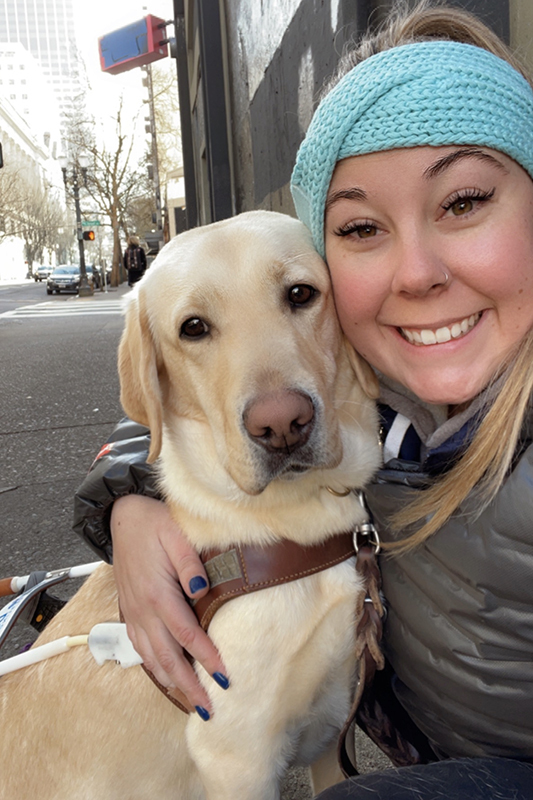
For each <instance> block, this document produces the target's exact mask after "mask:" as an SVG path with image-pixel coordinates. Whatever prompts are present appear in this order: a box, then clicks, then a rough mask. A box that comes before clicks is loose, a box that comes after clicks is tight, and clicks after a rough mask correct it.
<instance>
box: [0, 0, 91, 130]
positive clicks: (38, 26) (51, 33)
mask: <svg viewBox="0 0 533 800" xmlns="http://www.w3.org/2000/svg"><path fill="white" fill-rule="evenodd" d="M73 1H74V0H0V42H5V43H9V44H12V43H15V42H19V43H20V44H21V45H23V46H24V47H25V48H26V50H27V51H28V52H29V53H31V54H32V56H33V57H34V58H35V59H36V61H37V62H38V64H39V66H40V69H41V70H42V75H43V76H44V77H45V78H46V79H47V81H48V83H49V85H50V86H51V87H52V89H53V92H54V96H55V98H56V102H57V104H58V106H59V111H60V114H61V115H62V116H64V115H68V114H69V113H71V112H72V111H73V109H74V103H75V99H76V98H77V97H79V95H80V94H81V78H80V73H79V59H78V54H77V49H76V38H75V32H74V11H73Z"/></svg>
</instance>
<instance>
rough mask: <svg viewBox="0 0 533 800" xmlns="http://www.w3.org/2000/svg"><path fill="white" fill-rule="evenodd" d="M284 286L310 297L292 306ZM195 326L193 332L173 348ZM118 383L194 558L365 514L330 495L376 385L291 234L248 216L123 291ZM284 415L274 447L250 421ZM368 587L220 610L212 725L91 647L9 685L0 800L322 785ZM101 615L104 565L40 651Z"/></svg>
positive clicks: (107, 609) (361, 430)
mask: <svg viewBox="0 0 533 800" xmlns="http://www.w3.org/2000/svg"><path fill="white" fill-rule="evenodd" d="M295 285H304V286H312V287H314V289H316V294H315V295H314V297H313V298H312V299H310V301H309V302H308V303H304V304H303V305H300V306H298V305H293V304H291V302H290V295H289V290H290V288H291V287H293V286H295ZM191 319H196V320H202V321H204V322H205V323H206V325H207V326H208V330H207V332H206V334H205V335H204V336H199V337H198V338H191V337H189V338H187V336H186V335H184V328H183V325H184V322H186V321H187V320H191ZM198 325H199V323H194V324H192V330H193V332H194V330H198ZM195 326H196V328H195ZM190 328H191V326H189V328H186V329H185V331H189V329H190ZM119 369H120V378H121V386H122V402H123V406H124V408H125V410H126V412H127V413H128V414H129V415H130V416H131V417H132V418H133V419H135V420H138V421H139V422H142V423H146V424H147V425H149V426H150V429H151V433H152V447H151V451H150V459H151V460H152V461H154V460H155V459H156V458H157V457H158V456H160V457H159V461H158V469H159V471H160V475H161V482H162V486H163V488H164V492H165V494H166V496H167V499H168V503H169V504H170V507H171V508H172V512H173V515H174V517H175V519H176V520H177V521H178V522H179V523H180V524H181V525H182V527H183V530H184V531H185V532H186V534H187V536H188V537H189V538H190V540H191V541H192V542H193V543H194V544H195V546H196V547H197V548H198V550H199V551H200V550H202V549H203V548H207V547H212V546H216V547H219V548H223V547H225V546H229V545H232V544H235V543H255V544H263V543H268V542H272V541H274V540H276V539H278V538H280V537H286V538H288V539H293V540H295V541H297V542H300V543H304V544H311V543H315V542H318V541H322V540H324V539H326V538H327V537H328V535H331V534H333V533H338V532H342V531H346V530H350V529H351V527H352V526H353V525H354V523H357V522H359V521H360V520H361V518H362V516H363V514H362V510H361V507H360V505H359V502H358V500H357V498H356V496H355V495H354V494H351V495H349V496H347V497H336V496H333V495H332V494H331V493H330V492H328V491H327V489H326V486H330V487H333V488H334V489H337V490H342V488H343V487H344V486H351V487H358V486H362V485H364V484H365V482H366V481H367V480H368V479H369V477H370V476H371V474H372V472H373V471H374V470H375V468H376V467H377V465H378V459H379V454H378V446H377V435H376V416H375V409H374V404H373V402H372V401H371V399H370V395H372V394H374V392H375V379H374V377H373V374H372V373H371V371H370V370H369V368H368V367H366V365H364V364H363V363H362V362H361V361H360V359H359V358H358V357H357V356H356V355H355V353H354V352H353V350H352V349H351V348H350V346H348V345H347V343H346V342H345V341H344V339H343V337H342V335H341V332H340V330H339V327H338V323H337V320H336V315H335V311H334V304H333V298H332V294H331V288H330V283H329V278H328V273H327V270H326V267H325V265H324V263H323V262H322V260H321V259H320V258H319V257H318V256H317V255H316V253H315V252H314V250H313V249H312V246H311V243H310V239H309V236H308V234H307V232H306V230H305V228H304V227H303V226H302V225H301V224H300V223H299V222H297V221H296V220H293V219H291V218H289V217H286V216H282V215H280V214H275V213H271V212H251V213H247V214H243V215H241V216H239V217H236V218H233V219H231V220H226V221H224V222H220V223H216V224H213V225H210V226H208V227H206V228H201V229H196V230H192V231H189V232H187V233H185V234H183V235H181V236H179V237H177V238H176V239H174V240H173V241H172V242H170V243H169V244H168V245H167V246H166V247H165V248H164V250H163V251H162V253H161V254H160V255H159V256H158V258H157V261H156V263H155V264H154V265H153V267H152V268H151V270H149V272H148V273H147V274H146V276H145V277H144V278H143V280H142V282H141V283H140V284H138V285H137V287H136V288H135V289H134V290H133V292H132V294H131V297H130V300H129V303H128V305H127V314H126V327H125V332H124V335H123V338H122V342H121V347H120V355H119ZM302 398H303V400H302ZM293 402H296V405H297V407H298V408H297V411H298V413H300V412H301V411H302V408H303V412H304V416H306V415H307V416H306V419H305V421H304V423H302V427H303V428H305V429H306V431H307V432H306V434H305V436H302V438H301V440H300V441H297V442H296V444H295V445H294V446H293V445H290V446H288V447H287V448H281V447H279V446H271V445H269V444H268V441H266V436H267V434H264V435H263V433H262V432H261V431H260V432H259V433H258V432H256V431H255V429H254V428H253V426H254V425H256V424H262V423H263V422H265V418H266V422H268V417H269V415H272V414H273V415H274V417H276V415H277V414H278V411H279V409H280V408H281V415H282V416H283V413H284V411H285V410H286V409H285V406H286V405H287V404H288V406H291V403H293ZM287 413H289V412H287ZM309 416H311V417H312V419H311V420H310V421H309V419H308V417H309ZM266 422H265V426H266ZM359 591H360V585H359V582H358V578H357V577H356V573H355V570H354V563H353V559H350V560H349V561H346V562H344V563H342V564H340V565H338V566H335V567H333V568H330V569H328V570H325V571H323V572H321V573H319V574H316V575H312V576H309V577H306V578H304V579H301V580H299V581H296V582H293V583H290V584H285V585H283V586H278V587H272V588H269V589H267V590H265V591H260V592H257V593H256V594H252V595H247V596H244V597H240V598H238V599H235V600H233V601H231V602H230V603H228V604H226V605H225V606H224V607H223V608H222V609H221V610H220V611H219V612H218V613H217V614H216V615H215V617H214V619H213V622H212V624H211V627H210V629H209V633H210V636H211V637H212V639H213V641H214V642H215V643H216V645H217V647H218V648H219V650H220V652H221V655H222V658H223V661H224V663H225V665H226V667H227V671H228V675H229V678H230V681H231V686H230V688H229V690H227V691H223V690H222V689H221V688H219V687H218V686H217V685H216V684H215V683H214V681H213V680H212V678H210V677H209V676H207V675H206V674H205V672H204V671H203V670H202V669H201V668H200V667H199V668H198V673H199V675H200V679H201V681H202V683H203V684H204V686H205V687H206V689H207V691H208V693H209V696H210V698H211V701H212V705H213V709H214V714H213V716H212V718H211V720H210V721H209V722H207V723H205V722H203V721H202V720H201V719H200V718H199V717H198V716H197V715H196V714H192V715H190V716H188V717H187V716H186V715H185V714H182V713H181V712H180V711H179V710H177V709H176V708H175V707H174V706H173V705H172V704H171V703H170V702H169V701H168V700H167V699H165V697H164V696H163V694H161V693H160V692H159V691H158V690H157V689H156V688H155V686H154V685H153V684H152V683H151V681H150V680H149V679H148V678H147V677H146V675H145V674H144V673H143V671H142V669H141V668H140V667H132V668H130V669H126V670H124V669H122V668H121V667H120V666H118V665H116V664H113V663H107V664H106V665H104V666H103V667H98V666H97V665H96V663H95V662H94V661H93V659H92V656H91V655H90V653H89V652H88V650H87V648H84V647H77V648H74V649H73V650H71V651H70V652H68V653H66V654H65V655H61V656H57V657H55V658H52V659H50V660H48V661H46V662H43V663H41V664H39V665H35V666H33V667H28V668H27V669H25V670H22V671H20V672H18V673H14V674H12V675H9V676H6V677H5V678H2V679H1V680H0V722H1V725H2V746H1V748H0V783H1V785H2V797H6V798H7V797H12V798H16V800H36V798H39V800H67V798H68V800H72V798H76V800H96V798H97V799H98V800H126V799H127V800H134V798H139V799H140V798H150V800H152V798H157V800H165V799H166V798H168V799H169V800H170V798H180V800H275V798H279V783H280V779H281V777H282V776H283V774H284V772H285V770H286V768H287V766H288V765H289V764H291V763H304V764H311V765H312V776H313V781H314V789H315V791H319V790H321V789H323V788H324V787H326V786H328V785H330V784H331V783H334V782H336V781H337V780H339V779H340V777H341V776H340V772H339V770H338V768H337V766H336V763H335V757H334V750H335V743H336V738H337V734H338V732H339V729H340V728H341V727H342V724H343V722H344V720H345V718H346V716H347V713H348V710H349V707H350V701H351V696H352V692H353V686H354V680H355V672H356V664H355V659H354V655H353V647H354V606H355V602H356V594H357V592H359ZM112 619H117V599H116V589H115V586H114V581H113V573H112V568H111V567H108V566H105V565H104V566H102V567H101V568H99V569H98V571H97V572H96V573H95V574H94V575H93V576H92V577H91V578H90V579H88V580H87V581H86V583H85V584H84V586H83V587H82V589H81V590H80V591H79V593H78V594H77V595H76V596H75V598H74V599H73V600H71V601H70V602H69V603H68V605H67V606H66V608H65V609H64V610H63V611H62V612H60V614H59V615H58V616H57V617H56V618H55V619H54V620H53V621H52V622H51V623H50V625H49V626H48V628H47V629H46V631H45V632H44V634H42V635H41V637H40V639H39V640H38V643H39V644H41V643H44V642H45V641H50V640H52V639H56V638H58V637H61V636H64V635H67V634H68V635H75V634H81V633H88V632H89V630H90V629H91V627H92V626H93V625H95V624H96V623H97V622H101V621H105V620H112Z"/></svg>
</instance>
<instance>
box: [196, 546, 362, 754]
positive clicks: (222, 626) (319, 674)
mask: <svg viewBox="0 0 533 800" xmlns="http://www.w3.org/2000/svg"><path fill="white" fill-rule="evenodd" d="M360 591H361V587H360V582H359V579H358V577H357V575H356V573H355V569H354V563H353V559H350V560H349V561H346V562H343V563H342V564H339V565H337V566H335V567H333V568H331V569H328V570H325V571H324V572H321V573H319V574H317V575H312V576H309V577H307V578H303V579H301V580H298V581H295V582H293V583H290V584H284V585H282V586H276V587H272V588H270V589H267V590H264V591H262V592H258V593H257V594H254V595H248V596H243V597H239V598H237V599H235V600H233V601H232V602H230V603H228V604H227V605H225V606H224V607H223V608H221V609H220V611H219V612H217V614H216V615H215V617H214V619H213V622H212V625H211V628H210V635H211V636H212V638H213V640H214V641H215V644H216V645H217V647H218V648H219V650H220V652H221V655H222V658H223V660H224V663H225V665H226V667H227V668H228V672H229V676H230V680H231V693H230V692H227V693H221V692H218V691H217V692H216V697H214V698H213V699H214V702H215V720H216V719H218V721H219V723H220V724H221V725H223V726H224V727H225V729H226V731H227V730H228V728H229V727H232V726H234V725H235V724H236V725H239V722H238V721H237V720H238V719H240V718H241V717H240V715H241V714H242V709H243V707H244V706H246V716H247V718H248V722H251V720H250V715H253V716H254V717H255V718H256V720H257V723H256V728H255V729H256V730H261V731H263V732H264V733H265V735H266V732H267V731H268V730H269V729H277V730H278V731H283V734H282V737H283V739H284V746H283V750H284V751H285V753H286V755H287V759H288V760H289V761H291V762H294V763H299V764H310V763H311V762H312V761H313V760H314V759H315V758H316V757H317V755H318V754H320V753H321V752H322V751H323V750H324V748H325V747H326V746H327V745H328V744H329V743H331V742H332V741H334V740H335V739H336V737H337V736H338V734H339V731H340V730H341V728H342V726H343V724H344V722H345V720H346V718H347V717H348V714H349V710H350V706H351V701H352V696H353V688H354V683H355V677H356V667H357V664H356V658H355V604H356V599H357V595H358V592H360ZM211 683H212V682H211ZM205 685H206V687H208V686H209V679H207V680H206V681H205ZM230 694H231V698H230ZM251 698H252V700H250V699H251ZM265 744H266V743H265Z"/></svg>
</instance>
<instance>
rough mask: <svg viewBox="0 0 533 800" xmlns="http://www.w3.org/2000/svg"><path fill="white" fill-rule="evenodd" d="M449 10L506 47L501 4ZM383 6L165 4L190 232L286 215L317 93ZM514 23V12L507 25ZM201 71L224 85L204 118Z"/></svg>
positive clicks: (505, 10) (349, 1)
mask: <svg viewBox="0 0 533 800" xmlns="http://www.w3.org/2000/svg"><path fill="white" fill-rule="evenodd" d="M449 2H450V5H456V6H459V7H463V8H466V9H468V10H469V11H471V12H473V13H475V14H477V15H478V16H480V17H481V18H482V19H483V20H484V21H485V22H487V23H488V24H489V25H490V26H491V27H493V28H494V30H496V32H497V33H498V34H499V35H500V36H501V37H502V38H503V39H504V40H505V41H509V37H510V12H509V0H449ZM523 2H526V5H527V4H530V3H531V0H510V3H511V6H512V7H513V9H514V6H517V7H518V6H519V5H520V4H521V3H523ZM391 5H392V2H391V0H174V6H175V8H178V6H181V7H183V8H184V10H185V12H184V13H185V30H186V31H187V51H188V64H189V75H188V81H189V84H190V99H191V100H190V115H191V116H190V120H191V129H192V137H193V150H194V153H193V157H192V158H191V161H193V160H194V172H195V178H196V188H195V191H196V207H197V212H198V215H197V216H198V223H200V224H203V223H206V222H210V221H212V220H213V219H218V218H221V217H223V216H224V215H225V216H227V215H229V214H231V213H235V212H240V211H246V210H249V209H254V208H270V209H273V210H278V211H283V212H286V213H289V214H292V213H294V209H293V205H292V200H291V197H290V192H289V179H290V174H291V170H292V166H293V164H294V160H295V156H296V152H297V150H298V146H299V144H300V142H301V140H302V138H303V136H304V134H305V131H306V129H307V126H308V124H309V122H310V119H311V116H312V113H313V110H314V108H315V107H316V103H317V96H318V93H319V91H320V89H321V87H322V85H323V83H324V81H325V79H326V78H327V77H329V76H330V75H331V73H332V72H333V71H334V69H335V67H336V64H337V62H338V59H339V57H340V55H341V53H342V51H343V49H344V47H345V46H346V45H347V43H349V42H350V41H353V40H354V39H357V38H358V37H359V36H360V35H361V34H362V33H363V32H364V31H365V30H366V29H367V27H368V26H369V25H377V24H379V22H380V21H381V19H382V18H383V16H384V15H385V14H386V13H387V10H388V9H389V8H390V6H391ZM531 5H532V6H533V3H531ZM214 10H216V15H215V14H214V13H213V12H214ZM200 12H202V13H203V18H204V20H209V22H207V23H204V24H209V25H211V29H210V31H209V33H210V34H212V33H213V30H212V28H213V23H212V22H211V20H212V19H213V18H214V16H217V17H219V18H220V21H219V22H217V26H218V29H219V36H220V38H221V43H222V46H221V53H222V57H221V59H220V62H219V63H218V64H215V63H214V61H213V59H212V58H209V57H208V58H207V59H206V58H205V54H202V52H201V41H202V37H201V35H200V36H199V26H198V19H199V17H200V16H201V14H200ZM522 16H524V12H522ZM519 18H520V17H519V15H518V14H517V13H516V12H515V13H514V17H513V19H519ZM211 41H212V39H211ZM208 56H210V54H209V53H208ZM206 69H211V70H218V71H219V72H220V75H221V76H223V78H224V80H223V87H224V88H223V89H222V93H223V94H224V101H225V102H224V104H223V106H224V108H222V109H221V108H220V104H218V103H215V104H214V105H216V106H217V107H216V109H215V112H214V115H213V107H214V106H213V102H212V101H211V104H210V105H206V103H207V100H206V95H205V93H204V91H203V87H204V84H205V78H206V76H205V74H202V70H203V72H204V73H205V71H206ZM219 83H220V85H222V83H221V82H219ZM208 112H209V113H211V118H210V124H211V128H212V130H213V131H215V134H214V137H216V131H217V130H218V131H221V130H225V129H226V128H227V134H228V170H227V171H226V178H227V176H228V175H229V176H230V177H229V180H227V179H226V178H225V182H226V183H227V189H226V187H224V186H222V187H221V186H219V185H217V186H215V187H214V188H215V190H216V191H218V192H219V194H220V191H222V194H224V192H227V199H226V201H224V198H222V200H223V202H222V204H221V205H220V208H222V212H221V214H218V212H214V211H213V194H216V192H214V191H213V185H212V184H213V181H215V182H216V180H217V179H216V173H214V176H213V174H211V173H213V170H211V172H210V169H209V167H210V160H209V159H210V148H214V147H216V146H217V145H218V139H216V138H214V137H213V134H211V136H212V138H213V141H211V142H210V141H209V134H207V127H208V126H207V123H206V119H207V114H208ZM224 126H226V128H225V127H224ZM220 182H221V183H222V181H220Z"/></svg>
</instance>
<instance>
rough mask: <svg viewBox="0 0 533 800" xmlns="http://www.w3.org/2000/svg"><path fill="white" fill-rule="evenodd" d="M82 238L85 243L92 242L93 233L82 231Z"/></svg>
mask: <svg viewBox="0 0 533 800" xmlns="http://www.w3.org/2000/svg"><path fill="white" fill-rule="evenodd" d="M83 238H84V239H85V241H86V242H94V231H83Z"/></svg>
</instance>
